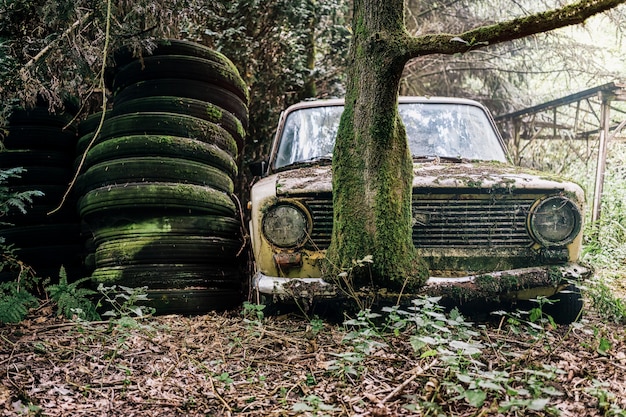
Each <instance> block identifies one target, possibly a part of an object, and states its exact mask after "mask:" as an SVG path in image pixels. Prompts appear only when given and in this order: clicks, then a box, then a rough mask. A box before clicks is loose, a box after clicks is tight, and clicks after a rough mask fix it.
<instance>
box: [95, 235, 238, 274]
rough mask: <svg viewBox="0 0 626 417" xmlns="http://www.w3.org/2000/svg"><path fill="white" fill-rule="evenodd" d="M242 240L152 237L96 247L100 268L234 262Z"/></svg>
mask: <svg viewBox="0 0 626 417" xmlns="http://www.w3.org/2000/svg"><path fill="white" fill-rule="evenodd" d="M240 247H241V242H239V241H238V240H234V239H225V238H221V237H212V236H189V235H188V236H184V237H180V236H170V235H167V234H165V235H162V236H150V237H145V236H142V237H125V238H121V239H113V240H108V241H106V242H102V243H101V244H100V245H98V247H97V249H96V267H97V268H101V267H109V266H116V265H140V264H153V263H157V262H163V263H172V264H177V263H199V264H200V263H209V264H211V265H223V264H225V263H234V261H235V255H236V253H237V251H238V250H239V248H240Z"/></svg>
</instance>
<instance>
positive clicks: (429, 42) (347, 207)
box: [326, 0, 626, 291]
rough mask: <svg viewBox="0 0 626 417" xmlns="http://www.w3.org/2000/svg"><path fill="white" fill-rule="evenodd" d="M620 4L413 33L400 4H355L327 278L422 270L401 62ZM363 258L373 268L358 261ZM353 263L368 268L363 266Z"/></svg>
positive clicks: (583, 4)
mask: <svg viewBox="0 0 626 417" xmlns="http://www.w3.org/2000/svg"><path fill="white" fill-rule="evenodd" d="M624 2H626V0H579V1H576V2H573V3H571V4H568V5H565V6H563V7H562V8H560V9H555V10H549V11H546V12H541V13H537V14H535V15H530V16H524V17H520V18H516V19H512V20H509V21H506V22H502V23H496V24H494V25H490V26H483V27H479V28H476V29H472V30H469V31H467V32H465V33H461V34H457V35H454V34H428V35H423V36H420V37H411V36H410V35H408V33H407V31H406V27H405V24H404V0H354V11H353V16H352V22H353V23H352V28H353V38H352V42H351V46H350V51H349V68H348V74H347V75H348V85H347V89H346V105H345V110H344V113H343V116H342V119H341V123H340V125H339V131H338V133H337V142H336V145H335V152H334V155H333V208H334V219H333V220H334V223H333V232H332V239H331V245H330V247H329V249H328V253H327V260H328V261H329V263H328V266H329V269H328V271H327V273H326V275H327V277H328V278H333V277H336V276H337V275H336V274H337V273H338V272H339V271H345V270H348V269H349V270H350V271H351V272H352V274H350V275H349V277H351V278H353V279H354V281H353V282H352V284H354V285H355V287H358V286H362V285H368V284H373V285H374V286H376V287H380V286H387V287H389V288H391V289H396V290H397V289H406V290H408V291H413V290H416V289H418V287H420V286H421V285H422V284H423V283H424V282H425V281H426V279H427V278H428V268H427V266H426V264H425V263H424V261H423V260H422V259H420V258H419V256H418V255H417V252H416V250H415V248H414V246H413V243H412V216H411V192H412V179H413V169H412V166H413V165H412V159H411V155H410V151H409V149H408V143H407V138H406V132H405V130H404V127H403V125H402V122H401V120H400V117H399V115H398V106H397V104H398V103H397V101H398V87H399V82H400V77H401V75H402V70H403V68H404V65H405V64H406V62H407V61H408V60H409V59H410V58H414V57H417V56H420V55H426V54H455V53H463V52H467V51H470V50H473V49H477V48H482V47H484V46H487V45H493V44H495V43H499V42H505V41H510V40H513V39H519V38H522V37H525V36H529V35H532V34H535V33H541V32H546V31H549V30H552V29H556V28H559V27H563V26H567V25H572V24H577V23H582V22H584V21H585V19H587V18H588V17H589V16H593V15H594V14H597V13H601V12H604V11H606V10H609V9H612V8H614V7H616V6H617V5H619V4H622V3H624ZM366 256H372V257H373V263H372V264H371V265H368V264H367V263H358V262H355V261H358V260H361V259H363V258H365V257H366ZM359 265H366V267H362V266H359Z"/></svg>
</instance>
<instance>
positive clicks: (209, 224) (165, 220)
mask: <svg viewBox="0 0 626 417" xmlns="http://www.w3.org/2000/svg"><path fill="white" fill-rule="evenodd" d="M240 226H241V225H240V223H239V222H238V221H237V220H235V219H233V218H231V217H223V216H165V217H150V218H145V219H137V220H134V221H132V220H131V221H129V220H127V219H120V220H119V221H116V220H115V219H111V221H110V222H109V224H107V225H100V227H98V228H95V229H94V230H93V237H94V243H95V244H96V245H99V244H101V243H102V242H106V241H108V240H113V239H119V238H133V237H158V236H163V235H165V234H167V235H168V236H179V237H183V236H191V235H199V236H214V237H224V238H229V239H239V240H240V234H239V230H240Z"/></svg>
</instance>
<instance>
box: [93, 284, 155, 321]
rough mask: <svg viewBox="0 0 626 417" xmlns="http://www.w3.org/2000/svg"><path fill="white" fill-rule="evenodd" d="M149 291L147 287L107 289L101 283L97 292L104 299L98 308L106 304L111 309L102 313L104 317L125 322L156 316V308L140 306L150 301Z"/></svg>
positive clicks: (119, 286)
mask: <svg viewBox="0 0 626 417" xmlns="http://www.w3.org/2000/svg"><path fill="white" fill-rule="evenodd" d="M147 289H148V288H147V287H137V288H130V287H125V286H123V285H113V286H110V287H107V286H105V285H104V284H102V283H100V284H99V285H98V289H97V290H98V292H99V293H100V294H101V295H102V299H101V300H100V301H99V302H98V306H102V304H103V302H104V303H107V304H108V305H109V307H110V309H109V310H107V311H105V312H104V313H102V316H103V317H110V318H117V319H121V320H124V319H125V318H130V319H133V318H141V317H145V316H150V315H152V314H154V308H152V307H149V306H146V305H139V304H138V303H142V302H147V301H148V300H149V299H148V294H147Z"/></svg>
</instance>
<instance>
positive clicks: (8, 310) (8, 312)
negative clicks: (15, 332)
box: [0, 280, 39, 323]
mask: <svg viewBox="0 0 626 417" xmlns="http://www.w3.org/2000/svg"><path fill="white" fill-rule="evenodd" d="M37 306H39V300H38V299H37V298H36V297H35V296H34V295H32V294H31V293H30V292H28V291H27V290H26V289H25V288H24V286H21V285H20V282H19V280H16V281H10V282H3V283H0V323H19V322H20V321H22V320H24V317H26V314H28V310H29V309H31V308H35V307H37Z"/></svg>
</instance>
